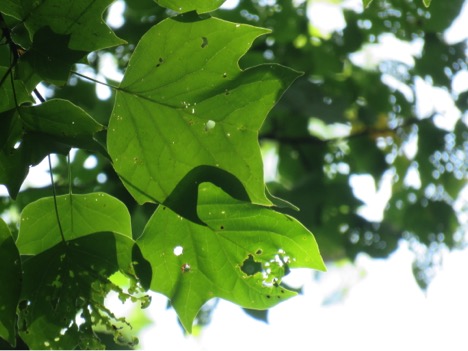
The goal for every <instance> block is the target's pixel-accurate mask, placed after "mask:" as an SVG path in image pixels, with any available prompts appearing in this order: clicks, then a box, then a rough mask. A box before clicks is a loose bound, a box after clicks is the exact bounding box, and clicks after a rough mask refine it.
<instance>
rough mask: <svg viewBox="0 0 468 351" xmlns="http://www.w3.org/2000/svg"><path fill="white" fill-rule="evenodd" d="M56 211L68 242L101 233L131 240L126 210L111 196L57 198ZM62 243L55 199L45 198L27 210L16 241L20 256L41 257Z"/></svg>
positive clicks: (22, 218)
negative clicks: (45, 251) (108, 232)
mask: <svg viewBox="0 0 468 351" xmlns="http://www.w3.org/2000/svg"><path fill="white" fill-rule="evenodd" d="M57 208H58V214H59V218H60V224H61V227H62V230H63V236H64V237H65V239H66V240H72V239H75V238H78V237H81V236H84V235H87V234H90V233H96V232H100V231H113V232H116V233H120V234H123V235H125V236H128V237H130V238H131V236H132V234H131V224H130V215H129V213H128V210H127V208H126V206H125V205H124V204H123V203H122V202H120V201H119V200H117V199H116V198H114V197H112V196H110V195H108V194H105V193H92V194H84V195H62V196H57ZM60 241H61V234H60V228H59V226H58V224H57V217H56V212H55V207H54V199H53V198H52V197H48V198H42V199H40V200H38V201H36V202H33V203H31V204H29V205H28V206H26V207H25V208H24V210H23V213H22V214H21V225H20V230H19V236H18V241H17V245H18V248H19V250H20V252H21V254H23V255H34V254H38V253H40V252H43V251H44V250H47V249H49V248H51V247H52V246H54V245H56V244H57V243H59V242H60Z"/></svg>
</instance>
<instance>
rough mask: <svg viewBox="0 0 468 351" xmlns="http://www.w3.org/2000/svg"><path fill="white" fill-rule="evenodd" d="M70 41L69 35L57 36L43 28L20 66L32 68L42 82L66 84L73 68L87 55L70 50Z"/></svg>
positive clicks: (22, 58) (38, 32) (35, 37)
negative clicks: (24, 65) (25, 65)
mask: <svg viewBox="0 0 468 351" xmlns="http://www.w3.org/2000/svg"><path fill="white" fill-rule="evenodd" d="M69 41H70V35H69V34H67V35H61V34H56V33H54V32H53V31H52V30H51V29H50V27H42V28H40V29H39V30H38V31H37V32H36V33H34V39H33V42H32V47H31V49H29V50H28V51H27V52H26V53H25V54H24V55H23V56H22V57H21V59H20V64H27V65H29V66H31V69H32V71H33V72H35V73H36V74H38V75H39V76H40V77H41V78H42V80H45V81H48V82H50V83H54V84H59V85H61V84H65V83H66V82H67V80H68V75H69V73H70V69H71V66H72V65H73V64H74V63H76V62H77V61H79V60H80V59H81V58H83V57H84V56H85V55H86V52H85V51H76V50H70V49H69V48H68V44H69ZM22 70H23V72H24V70H25V68H23V69H22Z"/></svg>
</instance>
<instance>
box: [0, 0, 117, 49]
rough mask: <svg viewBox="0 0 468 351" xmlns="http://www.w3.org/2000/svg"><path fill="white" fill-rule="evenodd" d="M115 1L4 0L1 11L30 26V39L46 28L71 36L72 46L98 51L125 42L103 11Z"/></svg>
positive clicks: (70, 43) (28, 27) (70, 46)
mask: <svg viewBox="0 0 468 351" xmlns="http://www.w3.org/2000/svg"><path fill="white" fill-rule="evenodd" d="M112 1H113V0H74V1H63V0H42V1H36V0H2V1H1V2H0V11H2V12H4V13H6V14H8V15H10V16H13V17H15V18H17V19H19V20H21V21H22V22H24V24H25V25H26V27H27V29H28V31H29V35H30V38H31V39H32V38H33V37H34V34H35V33H36V31H38V30H39V29H40V28H42V27H46V26H49V27H50V28H51V29H52V30H53V31H54V32H55V33H57V34H62V35H68V34H69V35H70V42H69V45H68V47H69V49H71V50H77V51H95V50H99V49H104V48H108V47H112V46H116V45H119V44H124V43H125V42H124V41H123V40H121V39H119V38H118V37H117V36H116V35H115V34H114V32H112V31H111V30H110V29H109V27H108V26H107V25H106V24H105V23H104V21H103V20H102V13H103V12H104V10H105V9H106V7H107V6H109V4H110V3H111V2H112Z"/></svg>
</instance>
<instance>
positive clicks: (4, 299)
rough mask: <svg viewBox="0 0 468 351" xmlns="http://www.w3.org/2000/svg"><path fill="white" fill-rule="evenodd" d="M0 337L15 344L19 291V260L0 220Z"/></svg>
mask: <svg viewBox="0 0 468 351" xmlns="http://www.w3.org/2000/svg"><path fill="white" fill-rule="evenodd" d="M0 266H1V267H2V269H0V286H1V287H2V292H1V294H0V311H1V313H0V337H1V338H3V339H5V340H6V341H8V342H9V343H10V345H12V346H13V347H14V346H15V344H16V307H17V305H18V301H19V296H20V291H21V260H20V255H19V252H18V249H17V247H16V245H15V242H14V240H13V237H12V236H11V234H10V230H9V229H8V227H7V225H6V223H5V222H4V221H3V220H2V219H1V218H0Z"/></svg>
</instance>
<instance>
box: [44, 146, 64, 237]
mask: <svg viewBox="0 0 468 351" xmlns="http://www.w3.org/2000/svg"><path fill="white" fill-rule="evenodd" d="M47 160H48V161H49V174H50V182H51V184H52V194H53V197H54V209H55V216H56V217H57V225H58V227H59V231H60V236H61V237H62V241H63V242H66V240H65V236H64V235H63V229H62V224H61V223H60V216H59V213H58V206H57V191H56V189H55V182H54V175H53V173H52V161H51V159H50V154H49V155H47Z"/></svg>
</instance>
